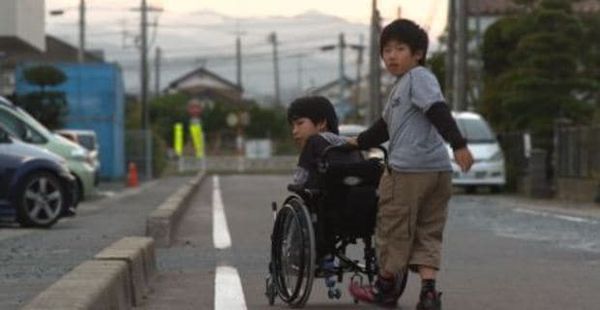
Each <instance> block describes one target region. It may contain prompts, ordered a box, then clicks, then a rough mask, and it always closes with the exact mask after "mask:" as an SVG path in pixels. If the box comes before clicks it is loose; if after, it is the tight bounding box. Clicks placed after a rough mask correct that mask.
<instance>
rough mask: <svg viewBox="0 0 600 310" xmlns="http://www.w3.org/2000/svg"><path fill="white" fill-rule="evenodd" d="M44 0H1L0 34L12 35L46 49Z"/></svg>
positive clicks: (41, 49) (42, 49)
mask: <svg viewBox="0 0 600 310" xmlns="http://www.w3.org/2000/svg"><path fill="white" fill-rule="evenodd" d="M45 11H46V9H45V1H44V0H1V1H0V36H14V37H18V38H20V39H21V40H23V41H25V42H27V43H29V44H31V45H32V46H34V47H36V48H38V49H39V50H40V51H46V29H45V26H46V24H45V17H46V15H45Z"/></svg>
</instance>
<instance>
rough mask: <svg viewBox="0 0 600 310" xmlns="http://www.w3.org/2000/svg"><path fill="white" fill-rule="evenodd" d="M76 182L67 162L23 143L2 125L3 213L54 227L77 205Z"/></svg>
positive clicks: (0, 206)
mask: <svg viewBox="0 0 600 310" xmlns="http://www.w3.org/2000/svg"><path fill="white" fill-rule="evenodd" d="M75 191H76V181H75V177H74V176H73V175H72V174H71V173H70V172H69V169H68V168H67V164H66V161H65V160H64V159H63V158H61V157H60V156H58V155H55V154H53V153H51V152H49V151H48V150H45V149H42V148H39V147H37V146H34V145H31V144H27V143H23V142H21V141H19V140H18V139H16V138H15V137H13V136H11V135H10V134H9V132H8V131H6V130H5V129H4V128H3V127H2V126H0V215H2V216H3V217H6V216H9V217H11V218H15V219H16V220H17V222H18V223H20V224H21V225H22V226H26V227H51V226H52V225H54V224H55V223H56V221H58V219H59V218H61V217H62V216H67V215H72V214H73V211H74V208H75V207H76V204H77V201H76V193H75Z"/></svg>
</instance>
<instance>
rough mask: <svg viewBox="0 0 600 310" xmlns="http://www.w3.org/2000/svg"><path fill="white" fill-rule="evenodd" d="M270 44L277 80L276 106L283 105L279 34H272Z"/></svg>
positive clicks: (275, 78)
mask: <svg viewBox="0 0 600 310" xmlns="http://www.w3.org/2000/svg"><path fill="white" fill-rule="evenodd" d="M269 42H270V43H271V44H273V71H274V80H275V105H276V106H279V105H281V97H280V94H279V58H278V55H277V45H278V42H277V33H275V32H272V33H271V34H270V35H269Z"/></svg>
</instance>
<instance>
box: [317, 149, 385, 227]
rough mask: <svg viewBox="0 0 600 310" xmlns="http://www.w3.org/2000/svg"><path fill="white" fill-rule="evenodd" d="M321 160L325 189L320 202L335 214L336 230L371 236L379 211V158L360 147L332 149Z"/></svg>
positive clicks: (321, 177)
mask: <svg viewBox="0 0 600 310" xmlns="http://www.w3.org/2000/svg"><path fill="white" fill-rule="evenodd" d="M327 153H329V154H326V155H324V156H322V158H321V161H320V163H319V172H318V182H319V188H320V189H321V190H322V191H323V195H322V196H321V198H320V201H319V205H321V206H322V207H323V209H327V210H329V211H330V212H332V213H333V214H334V215H333V216H330V218H331V219H332V220H333V222H334V231H335V232H336V234H337V235H340V236H343V237H351V238H358V237H369V236H371V235H372V234H373V230H374V227H375V218H376V214H377V186H378V185H379V178H380V177H381V173H382V172H383V164H382V163H381V161H380V160H378V159H364V158H363V157H362V155H361V153H360V152H359V151H356V150H354V151H347V150H340V151H329V152H327Z"/></svg>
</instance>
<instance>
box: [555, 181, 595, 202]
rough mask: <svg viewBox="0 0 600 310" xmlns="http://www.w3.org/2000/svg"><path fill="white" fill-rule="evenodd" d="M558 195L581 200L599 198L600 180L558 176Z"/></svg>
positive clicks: (562, 197)
mask: <svg viewBox="0 0 600 310" xmlns="http://www.w3.org/2000/svg"><path fill="white" fill-rule="evenodd" d="M556 185H557V193H556V194H557V197H558V198H560V199H568V200H574V201H580V202H593V201H594V200H595V199H597V196H598V194H599V193H598V191H599V186H600V181H598V180H594V179H579V178H558V179H557V182H556Z"/></svg>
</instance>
